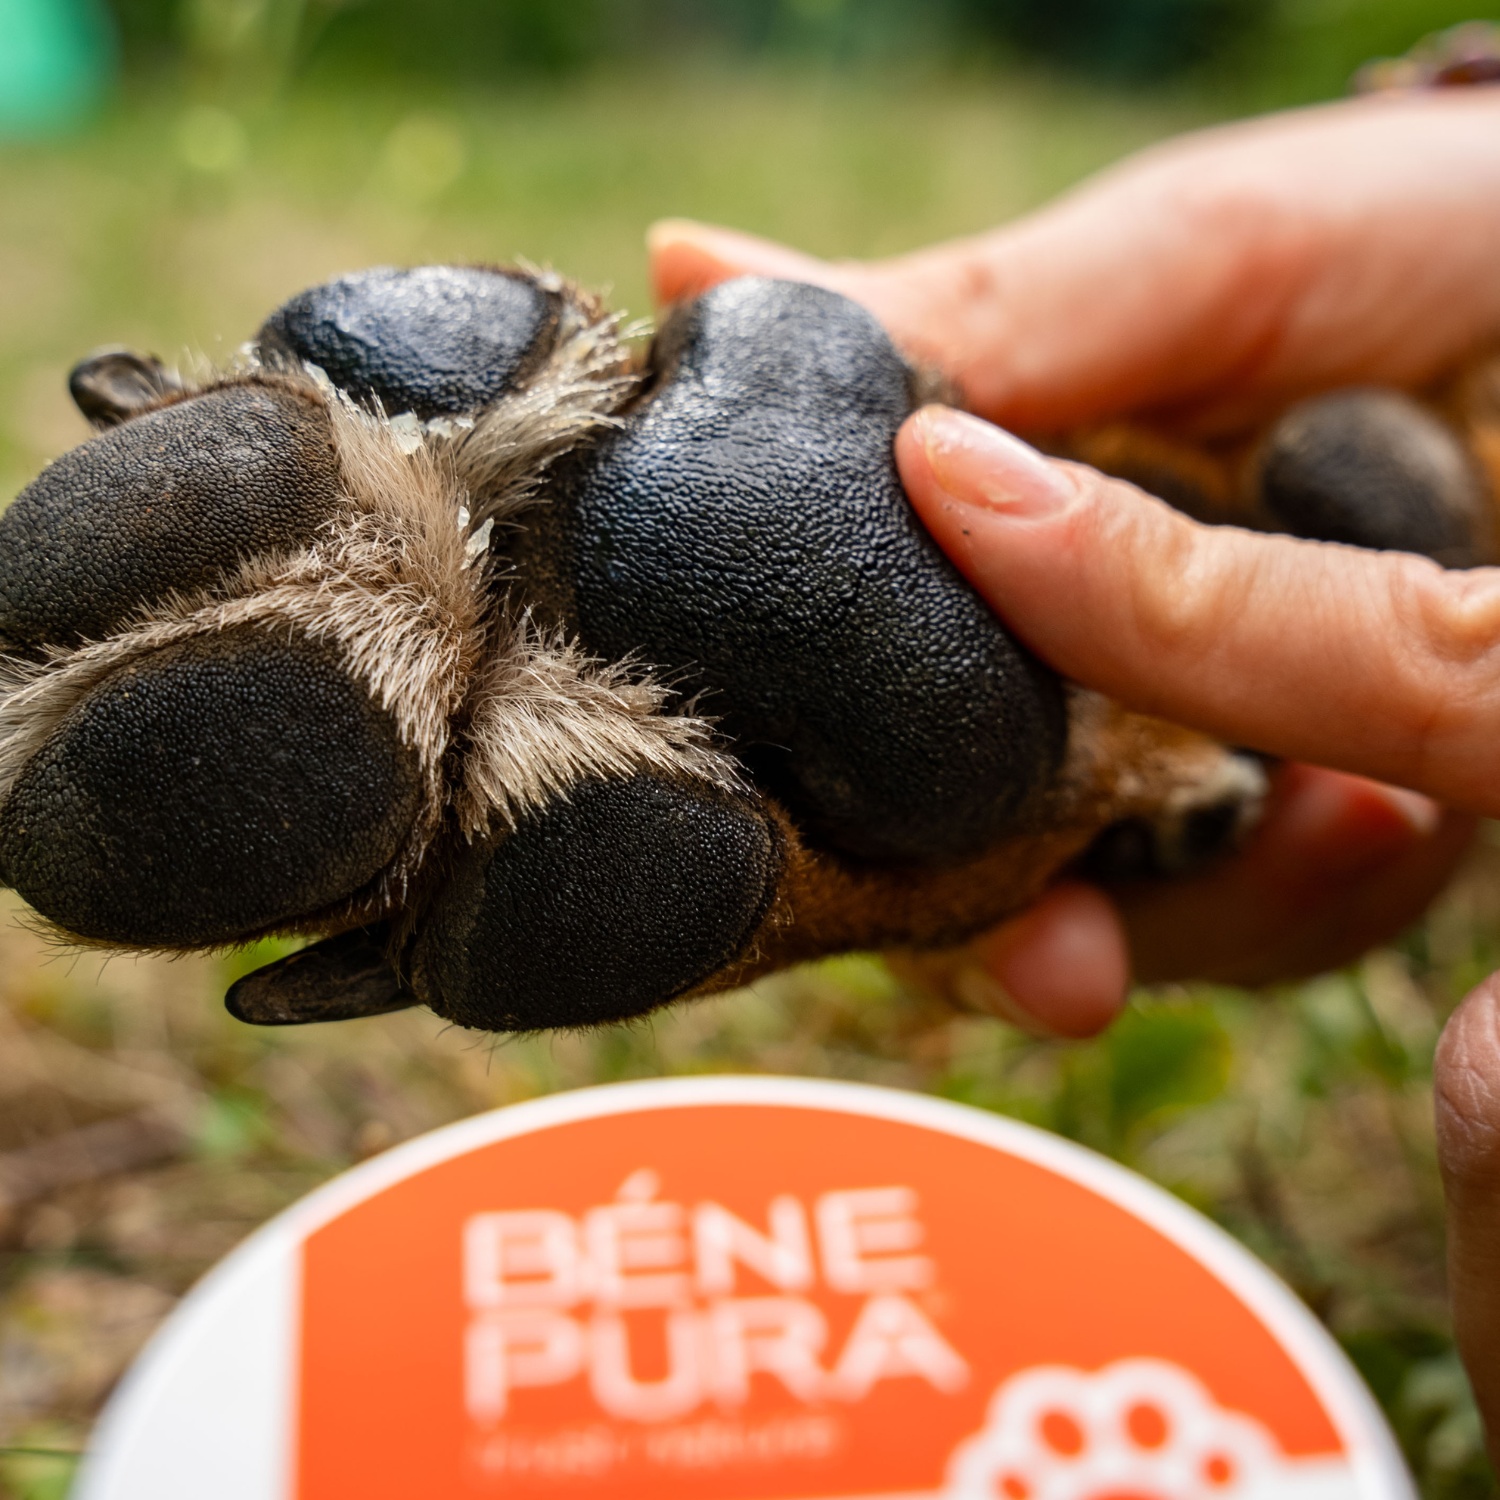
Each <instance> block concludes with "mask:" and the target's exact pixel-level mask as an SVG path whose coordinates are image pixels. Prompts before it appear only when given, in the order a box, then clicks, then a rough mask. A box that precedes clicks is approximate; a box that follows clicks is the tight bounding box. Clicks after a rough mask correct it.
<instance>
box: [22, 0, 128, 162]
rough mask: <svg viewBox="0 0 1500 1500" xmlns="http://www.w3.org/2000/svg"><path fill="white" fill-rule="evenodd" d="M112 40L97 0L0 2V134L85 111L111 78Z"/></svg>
mask: <svg viewBox="0 0 1500 1500" xmlns="http://www.w3.org/2000/svg"><path fill="white" fill-rule="evenodd" d="M114 43H115V38H114V31H113V28H112V26H111V24H110V19H109V16H108V15H107V14H106V13H105V11H104V8H103V6H102V4H101V3H100V0H0V137H3V136H10V137H16V136H32V135H45V134H48V133H50V132H52V131H56V130H61V129H65V128H66V127H67V126H69V125H71V124H73V123H75V122H76V121H78V120H79V119H81V118H83V117H84V116H85V115H87V114H88V112H89V111H90V110H91V109H92V108H93V107H94V106H95V105H96V104H97V103H98V102H99V100H100V99H101V97H102V96H103V94H104V92H105V90H106V89H107V88H108V86H109V83H110V80H111V78H112V77H113V74H114V69H115V44H114Z"/></svg>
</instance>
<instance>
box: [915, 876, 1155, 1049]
mask: <svg viewBox="0 0 1500 1500" xmlns="http://www.w3.org/2000/svg"><path fill="white" fill-rule="evenodd" d="M889 961H890V963H891V966H892V968H893V969H895V971H896V972H897V974H898V975H899V976H900V977H902V978H904V979H906V980H907V981H909V982H910V983H912V984H913V986H914V987H915V988H917V989H919V990H925V991H928V992H932V993H936V994H938V995H941V996H943V997H944V998H946V999H948V1000H951V1001H953V1002H955V1003H957V1004H958V1005H960V1006H962V1007H963V1008H965V1009H967V1010H974V1011H980V1012H983V1013H985V1014H987V1015H992V1016H997V1017H998V1018H999V1019H1001V1020H1002V1021H1008V1022H1010V1024H1011V1025H1013V1026H1018V1027H1020V1029H1021V1030H1022V1031H1026V1032H1030V1033H1031V1034H1032V1035H1033V1036H1047V1037H1067V1038H1070V1039H1077V1038H1081V1037H1088V1036H1093V1035H1094V1034H1095V1033H1096V1032H1100V1031H1103V1030H1104V1029H1105V1027H1107V1026H1108V1025H1109V1024H1110V1022H1111V1021H1113V1020H1114V1019H1115V1017H1116V1016H1118V1015H1119V1013H1120V1011H1121V1010H1122V1009H1123V1008H1124V1006H1125V1001H1126V998H1127V994H1128V990H1129V986H1130V959H1129V954H1128V953H1127V951H1126V946H1125V934H1124V930H1123V928H1122V927H1121V925H1120V918H1119V914H1118V913H1117V912H1116V910H1115V908H1114V906H1113V905H1112V904H1111V902H1110V900H1109V898H1108V897H1107V896H1105V895H1104V893H1103V892H1102V891H1099V890H1096V889H1095V888H1094V887H1093V886H1089V885H1084V884H1082V883H1081V882H1077V881H1068V882H1064V883H1062V884H1060V885H1056V886H1054V887H1052V889H1050V890H1048V891H1046V892H1045V893H1044V894H1043V895H1042V896H1041V897H1040V899H1039V900H1037V901H1036V902H1035V903H1034V904H1033V905H1032V906H1031V907H1029V908H1028V909H1027V910H1026V911H1024V912H1022V913H1021V915H1020V916H1018V917H1013V918H1012V919H1011V920H1010V921H1008V922H1004V923H1002V924H1001V925H1000V926H999V927H996V928H995V929H993V930H992V931H990V932H988V933H985V934H984V935H983V936H982V937H979V938H976V939H975V940H974V941H973V942H970V943H967V944H965V945H964V946H963V947H961V948H953V949H948V950H947V951H945V952H942V953H920V954H909V953H908V954H896V955H891V957H890V959H889Z"/></svg>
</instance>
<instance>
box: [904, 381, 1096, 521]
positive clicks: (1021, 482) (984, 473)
mask: <svg viewBox="0 0 1500 1500" xmlns="http://www.w3.org/2000/svg"><path fill="white" fill-rule="evenodd" d="M916 424H917V430H918V433H919V435H920V437H921V442H922V451H923V452H924V453H925V454H926V456H927V463H928V466H929V467H930V468H931V470H932V477H933V478H934V479H935V480H936V481H937V482H938V484H939V486H940V487H941V488H942V489H943V491H944V492H945V493H946V494H948V495H950V496H951V497H952V498H953V499H954V500H956V501H958V503H959V504H961V505H976V506H982V507H984V508H985V509H986V510H991V511H995V512H997V513H999V514H1002V515H1008V516H1014V517H1016V518H1018V519H1021V520H1031V519H1037V520H1040V519H1041V518H1043V517H1048V516H1054V515H1056V514H1057V513H1058V511H1060V510H1064V509H1066V507H1067V506H1069V505H1070V504H1072V502H1073V501H1074V499H1075V498H1076V497H1077V493H1078V491H1077V488H1076V486H1075V485H1074V483H1073V480H1072V477H1071V476H1070V475H1069V474H1068V472H1067V470H1066V469H1062V468H1059V467H1058V466H1057V465H1056V464H1055V463H1053V462H1052V461H1051V460H1050V459H1048V458H1046V457H1044V456H1043V455H1042V454H1040V453H1038V452H1037V450H1036V449H1035V448H1033V447H1031V446H1030V445H1029V444H1027V443H1023V442H1022V441H1021V440H1020V438H1018V437H1012V436H1011V434H1010V433H1008V432H1006V431H1004V429H1002V428H999V427H995V426H993V425H991V424H990V423H989V422H983V421H981V420H980V419H979V418H978V417H971V416H970V415H969V414H968V413H967V412H961V411H953V410H951V409H950V408H949V407H946V406H928V407H925V408H923V410H922V411H920V412H918V413H917V417H916Z"/></svg>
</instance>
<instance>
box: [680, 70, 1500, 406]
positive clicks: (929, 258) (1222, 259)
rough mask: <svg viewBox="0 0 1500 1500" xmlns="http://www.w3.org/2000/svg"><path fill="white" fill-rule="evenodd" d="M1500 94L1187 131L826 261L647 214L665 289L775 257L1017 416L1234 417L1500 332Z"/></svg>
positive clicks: (1407, 380) (973, 393)
mask: <svg viewBox="0 0 1500 1500" xmlns="http://www.w3.org/2000/svg"><path fill="white" fill-rule="evenodd" d="M1497 239H1500V90H1496V89H1474V90H1455V91H1452V92H1447V93H1428V94H1416V95H1404V96H1397V97H1374V98H1367V99H1360V100H1353V101H1349V102H1347V103H1342V104H1336V105H1330V106H1325V107H1322V108H1319V109H1312V110H1303V111H1297V112H1294V113H1289V114H1284V115H1275V116H1270V117H1267V118H1265V119H1262V120H1254V121H1250V122H1247V123H1244V124H1237V125H1231V126H1226V127H1223V128H1220V129H1216V130H1209V131H1204V132H1200V133H1197V134H1193V135H1188V136H1184V137H1181V138H1179V139H1177V140H1175V141H1170V142H1167V143H1166V144H1164V145H1161V146H1158V147H1155V148H1153V149H1151V150H1148V151H1146V152H1143V153H1141V154H1140V155H1138V156H1135V157H1132V158H1131V159H1129V160H1128V161H1126V162H1125V163H1123V164H1122V165H1120V166H1118V167H1116V168H1113V169H1111V170H1109V171H1107V172H1105V173H1103V174H1102V175H1100V176H1098V177H1096V178H1094V179H1092V180H1090V181H1089V182H1087V183H1085V184H1084V185H1083V186H1082V187H1080V188H1078V189H1076V190H1075V191H1073V192H1071V193H1069V194H1067V195H1065V196H1064V197H1062V198H1060V199H1059V200H1057V201H1056V202H1055V203H1053V204H1051V205H1049V206H1048V207H1046V208H1043V209H1042V210H1040V211H1039V212H1037V213H1034V214H1031V215H1029V216H1027V217H1025V218H1023V219H1020V220H1019V221H1017V222H1016V223H1014V224H1010V225H1006V226H1004V227H1002V228H1000V229H998V230H994V231H991V232H989V233H986V234H981V235H976V236H974V237H972V238H968V239H961V240H954V241H951V242H949V243H947V244H942V245H937V246H934V247H932V248H930V249H926V250H920V251H917V252H916V253H914V254H911V255H905V256H901V257H898V258H896V259H894V260H887V261H882V262H875V263H871V264H859V263H854V262H840V263H829V262H824V261H819V260H816V259H814V258H813V257H811V256H807V255H802V254H799V253H797V252H795V251H791V250H787V249H784V248H782V247H781V246H778V245H774V244H771V243H769V242H768V241H765V240H760V239H756V238H754V237H752V236H749V235H744V234H738V233H735V232H732V231H728V230H721V229H710V228H707V227H705V226H702V225H697V224H690V223H684V222H681V221H669V222H666V223H662V224H658V225H656V226H655V227H654V228H653V230H652V231H651V235H650V244H651V252H652V272H653V277H654V283H655V288H656V293H657V296H658V298H659V300H661V301H663V302H671V301H676V300H678V299H680V298H683V297H687V296H691V295H693V294H695V293H696V292H699V291H702V290H703V289H704V288H705V287H707V286H711V285H713V284H714V283H716V282H719V281H722V280H724V279H725V278H726V277H729V276H738V275H746V274H755V275H766V276H782V277H786V278H789V279H793V280H799V281H813V282H817V283H819V284H821V285H825V286H831V287H833V288H834V289H835V290H837V291H841V292H843V293H844V294H845V295H847V296H850V297H853V298H854V299H855V300H856V301H858V302H863V303H864V304H865V305H866V306H867V307H869V308H870V309H871V311H873V312H874V313H875V314H876V315H877V316H878V317H879V318H880V319H881V321H882V322H883V323H885V325H886V327H887V328H888V329H889V330H890V332H891V333H892V334H893V335H894V337H895V339H896V341H897V343H898V344H900V345H901V346H902V347H903V348H904V349H905V350H906V351H907V353H908V354H909V355H911V356H913V357H915V358H917V359H919V360H921V361H923V362H925V363H927V364H930V365H933V366H935V367H936V368H938V369H941V370H942V371H944V372H945V373H946V374H948V375H949V376H950V377H951V378H953V379H954V380H955V381H956V382H957V383H958V385H959V386H960V388H961V389H962V391H963V394H964V399H965V404H966V405H967V406H968V407H969V409H970V410H972V411H975V412H977V413H979V414H980V415H981V416H985V417H988V418H989V419H990V420H991V421H994V422H999V423H1001V424H1003V425H1004V426H1007V427H1010V428H1014V429H1018V430H1020V431H1023V432H1041V431H1056V430H1060V429H1066V428H1069V427H1074V426H1078V425H1081V424H1085V423H1090V422H1095V421H1100V420H1105V419H1115V418H1119V417H1124V416H1129V415H1139V414H1142V413H1151V414H1153V415H1170V416H1171V417H1172V418H1174V419H1175V420H1177V421H1178V422H1180V423H1182V424H1184V425H1186V426H1188V427H1189V428H1191V429H1192V430H1196V431H1200V432H1201V431H1212V432H1222V431H1226V430H1228V431H1233V430H1234V429H1236V428H1237V427H1240V426H1243V425H1245V424H1247V423H1254V422H1255V421H1257V420H1260V419H1262V418H1264V417H1266V416H1269V415H1271V414H1274V413H1276V412H1278V411H1279V410H1280V409H1281V408H1282V407H1284V406H1285V405H1287V404H1288V403H1289V402H1290V401H1292V400H1294V399H1296V398H1297V397H1299V396H1301V395H1304V394H1306V393H1307V392H1310V391H1316V390H1322V389H1326V388H1328V387H1330V386H1335V385H1345V384H1350V383H1353V382H1374V383H1379V384H1389V385H1396V386H1415V385H1420V384H1422V383H1424V382H1426V381H1428V380H1430V379H1431V378H1433V377H1434V376H1436V375H1439V374H1442V373H1443V372H1445V371H1446V370H1447V369H1449V368H1451V367H1452V366H1453V365H1454V364H1456V363H1457V362H1458V361H1459V360H1461V359H1462V357H1463V356H1464V355H1465V354H1466V353H1467V352H1468V351H1469V350H1471V349H1476V348H1480V347H1482V346H1483V345H1485V344H1486V343H1487V342H1490V341H1492V340H1494V339H1495V338H1497V337H1500V278H1497V277H1496V275H1495V274H1494V269H1493V268H1494V265H1495V246H1496V242H1497Z"/></svg>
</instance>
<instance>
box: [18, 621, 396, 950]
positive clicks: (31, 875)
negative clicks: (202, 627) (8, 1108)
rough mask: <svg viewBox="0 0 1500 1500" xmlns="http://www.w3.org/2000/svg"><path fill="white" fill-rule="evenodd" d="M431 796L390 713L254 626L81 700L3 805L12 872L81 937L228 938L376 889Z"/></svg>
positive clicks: (196, 642)
mask: <svg viewBox="0 0 1500 1500" xmlns="http://www.w3.org/2000/svg"><path fill="white" fill-rule="evenodd" d="M420 795H421V786H420V777H419V771H418V766H417V763H416V756H415V754H414V753H413V752H412V751H411V750H410V749H409V748H407V747H406V746H404V745H402V744H401V742H400V739H399V737H398V735H397V731H396V724H395V722H394V720H393V719H392V718H391V716H390V715H389V714H388V713H386V712H384V711H383V710H381V709H380V708H379V707H378V706H377V705H376V704H375V703H373V702H372V701H371V699H370V696H369V694H368V693H367V692H366V691H365V690H364V689H363V687H362V685H361V684H360V683H358V682H357V681H356V680H354V679H353V678H351V676H350V675H349V673H348V672H347V671H345V670H344V668H343V666H342V664H341V663H340V662H339V661H338V659H337V658H336V657H335V656H334V654H333V653H332V652H331V651H330V650H329V649H328V648H327V647H326V646H323V645H320V644H318V643H315V642H311V641H308V640H306V639H305V638H297V637H291V638H287V637H285V636H280V635H273V634H270V633H268V632H266V631H264V630H259V629H255V628H251V627H245V626H240V627H238V628H236V629H233V630H228V631H222V632H218V633H216V634H213V635H210V636H194V637H190V638H189V639H187V640H184V641H181V642H178V643H177V644H175V645H169V646H165V647H163V648H162V649H161V650H159V651H155V652H152V653H150V654H149V655H145V656H142V657H141V658H139V659H138V660H135V661H133V662H131V663H129V664H128V665H126V666H124V667H121V668H120V669H119V670H118V671H116V672H114V673H112V674H111V675H110V676H108V677H106V678H105V679H104V680H103V681H102V682H100V683H99V684H98V685H97V686H96V687H94V688H93V689H92V691H90V692H89V693H88V694H87V695H86V696H85V697H83V698H82V699H81V701H79V702H78V703H77V705H76V706H75V707H73V708H72V710H71V711H70V712H69V713H68V714H67V716H66V717H65V718H64V719H63V721H62V723H61V724H59V726H58V727H57V729H56V730H54V731H53V733H52V734H51V735H50V736H49V737H48V738H47V740H46V741H45V742H44V743H43V745H42V746H41V748H40V749H39V750H38V751H37V752H36V754H35V755H33V756H32V757H31V758H30V760H28V761H27V763H26V766H25V768H24V770H23V771H22V772H21V774H20V776H19V777H18V778H17V779H16V782H15V784H14V786H13V787H12V788H11V792H10V796H9V797H8V798H7V799H6V801H5V805H4V807H3V809H0V869H3V870H4V871H5V872H6V873H7V875H8V877H9V879H10V881H11V882H12V884H14V885H16V886H17V887H19V888H20V889H21V890H22V891H23V892H24V893H25V894H26V895H27V897H28V898H29V899H30V900H31V901H32V903H33V904H34V905H35V906H37V907H38V908H39V909H40V910H42V911H44V912H45V913H46V914H47V915H48V916H49V917H51V918H52V919H53V920H54V921H56V922H58V923H60V924H61V925H62V926H63V927H65V928H67V929H68V930H69V931H71V932H75V933H77V934H79V935H80V936H82V937H86V938H90V939H94V940H96V941H102V942H109V943H126V944H131V945H143V946H148V947H156V946H165V947H184V946H196V945H200V944H216V943H227V942H232V941H234V940H235V939H237V938H241V937H243V936H244V935H245V934H247V933H255V932H259V931H266V930H269V929H272V928H274V927H276V926H277V925H278V924H279V923H283V922H286V921H289V920H292V919H295V918H297V917H300V916H302V915H303V914H304V913H306V912H309V911H317V910H322V909H325V908H328V907H332V906H334V905H335V904H337V903H338V902H340V901H344V900H347V899H348V898H349V897H350V896H352V895H353V894H354V893H355V892H357V891H359V890H360V889H361V888H362V887H364V886H365V885H367V884H368V883H369V882H370V881H372V880H373V879H374V878H375V877H376V876H377V875H378V874H379V873H380V871H381V870H383V869H384V868H385V867H386V865H387V864H389V863H390V861H391V859H392V858H393V857H394V855H395V853H396V851H397V850H398V848H399V847H400V845H401V843H402V842H403V840H404V838H405V837H406V833H407V830H408V828H409V827H410V825H411V822H412V820H413V818H414V817H415V814H416V811H417V806H418V803H419V800H420Z"/></svg>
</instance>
